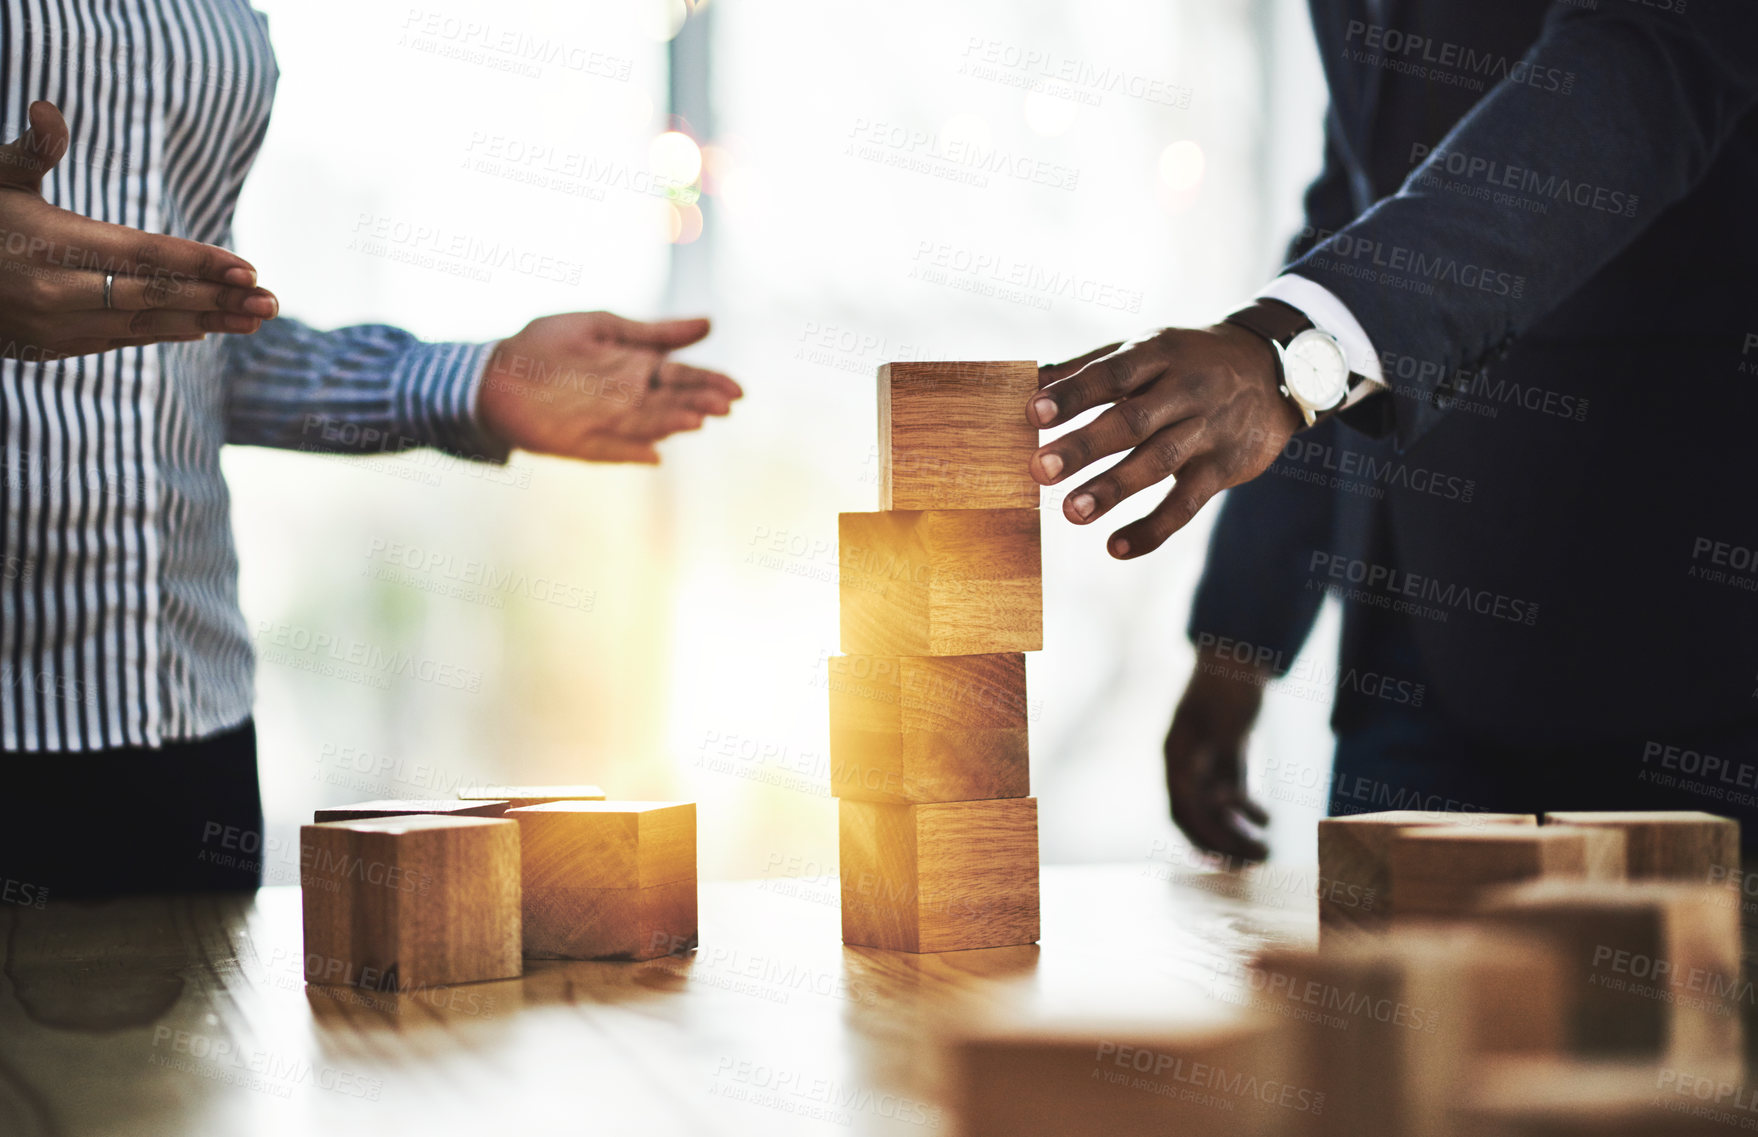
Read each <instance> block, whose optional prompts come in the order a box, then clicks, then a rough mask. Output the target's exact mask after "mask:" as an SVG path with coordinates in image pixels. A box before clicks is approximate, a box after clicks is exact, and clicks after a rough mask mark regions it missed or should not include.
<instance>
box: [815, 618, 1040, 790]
mask: <svg viewBox="0 0 1758 1137" xmlns="http://www.w3.org/2000/svg"><path fill="white" fill-rule="evenodd" d="M829 682H830V792H831V793H833V794H835V795H836V796H837V797H844V798H853V799H856V800H859V801H879V802H893V803H902V802H934V801H974V800H980V799H987V798H1011V797H1024V796H1026V795H1027V794H1028V793H1030V792H1031V778H1030V773H1029V770H1028V748H1027V730H1026V668H1025V656H1023V655H1021V654H1019V653H1017V652H1013V653H1007V654H1001V655H955V656H939V657H931V656H882V655H839V656H832V657H831V658H830V669H829Z"/></svg>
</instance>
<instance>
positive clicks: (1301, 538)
mask: <svg viewBox="0 0 1758 1137" xmlns="http://www.w3.org/2000/svg"><path fill="white" fill-rule="evenodd" d="M1336 430H1337V426H1336V423H1335V421H1334V420H1327V421H1325V422H1322V423H1320V424H1319V425H1318V426H1315V427H1313V428H1312V430H1311V431H1309V432H1307V434H1305V435H1302V436H1301V437H1302V440H1303V441H1313V442H1317V443H1320V444H1323V445H1329V444H1330V443H1331V440H1332V439H1333V438H1334V437H1335V432H1336ZM1312 473H1313V471H1312V470H1311V469H1310V468H1309V467H1304V466H1302V465H1301V464H1300V463H1299V462H1295V461H1290V460H1289V459H1288V458H1287V457H1285V456H1284V457H1279V458H1277V459H1276V461H1275V462H1274V463H1273V464H1272V465H1271V466H1270V468H1269V469H1268V470H1266V471H1265V472H1264V473H1263V474H1262V475H1261V476H1259V477H1257V478H1254V479H1252V480H1251V481H1249V482H1245V483H1243V484H1241V485H1237V486H1234V487H1233V488H1232V489H1230V490H1228V491H1227V493H1226V496H1225V497H1223V498H1222V501H1221V512H1220V515H1219V516H1218V517H1217V518H1216V519H1215V528H1214V530H1213V531H1212V532H1211V533H1210V535H1209V555H1208V559H1207V561H1205V562H1204V564H1203V574H1202V579H1201V580H1200V581H1199V582H1198V583H1197V587H1196V597H1195V599H1194V600H1192V602H1191V606H1190V625H1189V629H1188V634H1189V636H1190V639H1191V642H1193V643H1195V644H1196V645H1197V646H1199V647H1201V646H1203V645H1204V644H1205V643H1213V642H1215V641H1216V640H1220V639H1228V640H1232V641H1234V642H1235V644H1236V645H1240V646H1238V647H1236V648H1235V649H1234V650H1238V651H1240V652H1242V653H1244V654H1242V655H1241V657H1240V659H1239V662H1245V659H1246V658H1247V657H1249V658H1252V659H1257V660H1261V661H1263V662H1265V663H1266V664H1267V665H1268V666H1269V667H1270V669H1271V671H1273V672H1274V674H1276V675H1278V676H1280V675H1285V674H1287V671H1288V669H1289V668H1290V667H1292V666H1293V665H1294V658H1295V657H1296V656H1297V655H1299V654H1300V648H1301V645H1302V644H1304V643H1305V642H1306V637H1307V636H1308V635H1310V634H1311V633H1312V625H1313V622H1314V621H1315V620H1316V619H1317V618H1318V612H1319V605H1320V604H1321V602H1322V601H1323V600H1324V598H1325V591H1324V589H1322V588H1313V587H1309V585H1310V584H1311V581H1312V574H1311V572H1310V570H1309V568H1308V565H1309V564H1310V563H1311V558H1312V555H1313V553H1314V552H1315V551H1319V550H1326V549H1329V548H1330V547H1331V533H1332V525H1333V517H1332V515H1333V511H1334V505H1335V493H1336V491H1334V490H1332V489H1330V488H1329V486H1328V485H1326V484H1325V483H1324V482H1322V481H1320V482H1313V481H1308V480H1306V478H1305V477H1303V476H1302V475H1310V474H1312Z"/></svg>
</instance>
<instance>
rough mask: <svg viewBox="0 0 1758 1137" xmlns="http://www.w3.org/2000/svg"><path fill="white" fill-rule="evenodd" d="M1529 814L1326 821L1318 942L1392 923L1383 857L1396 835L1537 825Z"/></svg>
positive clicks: (1404, 814) (1359, 816)
mask: <svg viewBox="0 0 1758 1137" xmlns="http://www.w3.org/2000/svg"><path fill="white" fill-rule="evenodd" d="M1537 824H1538V818H1537V817H1536V816H1535V815H1533V814H1530V813H1440V812H1429V811H1426V810H1414V809H1397V810H1388V811H1386V812H1383V813H1356V814H1351V815H1349V816H1347V817H1327V818H1325V819H1323V820H1322V821H1320V822H1319V823H1318V852H1319V885H1320V887H1319V941H1320V942H1321V943H1324V942H1326V941H1327V938H1328V937H1332V936H1335V935H1336V934H1337V933H1340V932H1351V931H1378V930H1383V929H1384V928H1385V927H1386V926H1387V924H1388V923H1389V921H1390V919H1391V910H1392V899H1391V878H1390V875H1389V871H1390V868H1389V865H1388V863H1387V855H1388V853H1389V851H1390V848H1391V843H1392V837H1393V836H1394V835H1395V834H1396V833H1397V832H1398V830H1400V829H1404V828H1409V827H1411V826H1417V825H1449V826H1463V827H1467V828H1476V827H1480V826H1485V825H1537Z"/></svg>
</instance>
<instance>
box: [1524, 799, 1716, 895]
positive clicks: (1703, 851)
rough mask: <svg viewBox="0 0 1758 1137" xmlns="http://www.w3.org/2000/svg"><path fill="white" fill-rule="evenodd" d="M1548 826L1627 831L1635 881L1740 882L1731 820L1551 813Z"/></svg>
mask: <svg viewBox="0 0 1758 1137" xmlns="http://www.w3.org/2000/svg"><path fill="white" fill-rule="evenodd" d="M1544 823H1545V825H1547V826H1552V825H1555V826H1568V827H1585V828H1591V829H1603V830H1611V831H1614V832H1618V833H1622V834H1623V836H1624V845H1625V851H1624V856H1625V860H1626V871H1627V873H1628V876H1629V878H1630V879H1631V880H1677V881H1688V882H1692V883H1696V884H1719V883H1722V882H1723V881H1727V880H1737V879H1738V875H1737V874H1738V873H1739V870H1740V823H1739V822H1738V821H1736V820H1734V819H1733V818H1731V817H1718V816H1716V815H1715V814H1713V813H1696V812H1692V811H1688V810H1679V811H1674V810H1651V811H1627V812H1609V813H1547V814H1545V815H1544Z"/></svg>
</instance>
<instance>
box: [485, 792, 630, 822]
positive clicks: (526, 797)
mask: <svg viewBox="0 0 1758 1137" xmlns="http://www.w3.org/2000/svg"><path fill="white" fill-rule="evenodd" d="M458 800H459V801H480V802H499V803H500V805H499V808H498V809H497V810H496V812H495V813H494V814H492V816H494V817H500V816H502V815H504V814H505V813H506V811H507V810H509V809H523V808H525V807H526V806H528V805H542V804H543V803H545V802H550V801H603V800H604V791H603V790H602V789H600V788H599V787H597V786H466V787H464V788H462V789H460V790H459V791H458Z"/></svg>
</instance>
